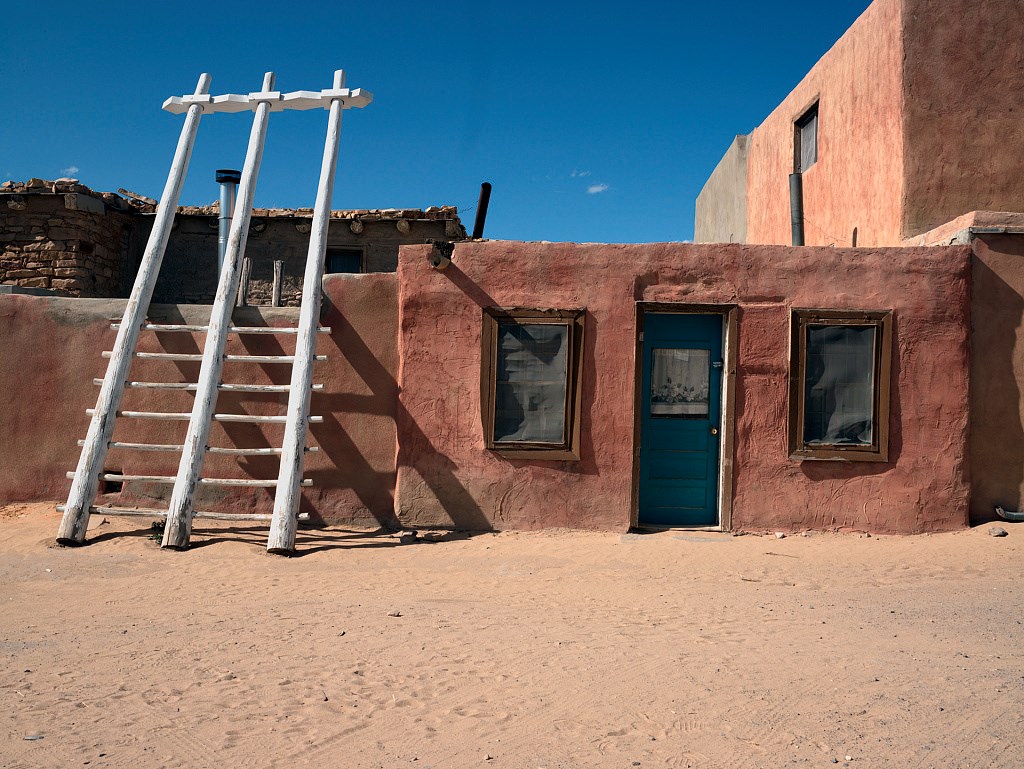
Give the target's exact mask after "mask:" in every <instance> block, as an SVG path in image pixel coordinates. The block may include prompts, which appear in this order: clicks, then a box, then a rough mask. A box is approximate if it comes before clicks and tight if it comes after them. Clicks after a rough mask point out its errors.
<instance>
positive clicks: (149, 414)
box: [85, 409, 192, 422]
mask: <svg viewBox="0 0 1024 769" xmlns="http://www.w3.org/2000/svg"><path fill="white" fill-rule="evenodd" d="M85 413H86V414H89V415H90V416H92V415H93V414H95V413H96V409H86V410H85ZM117 416H119V417H125V418H127V419H170V420H173V419H178V420H185V421H186V422H187V421H188V420H189V419H191V418H192V414H190V413H176V412H170V411H118V412H117Z"/></svg>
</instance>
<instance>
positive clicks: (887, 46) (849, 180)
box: [747, 0, 904, 246]
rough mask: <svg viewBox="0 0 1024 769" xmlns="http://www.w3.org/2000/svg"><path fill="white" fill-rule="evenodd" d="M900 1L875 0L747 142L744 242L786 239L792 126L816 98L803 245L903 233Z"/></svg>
mask: <svg viewBox="0 0 1024 769" xmlns="http://www.w3.org/2000/svg"><path fill="white" fill-rule="evenodd" d="M901 8H902V0H875V2H874V3H872V4H871V6H870V7H869V8H868V9H867V10H866V11H865V12H864V14H863V15H862V16H861V17H860V18H859V19H858V20H857V21H856V22H855V23H854V24H853V26H852V27H850V29H849V30H848V31H847V32H846V33H845V34H844V35H843V36H842V38H840V39H839V41H838V42H837V43H836V44H835V45H834V46H833V47H832V49H831V50H830V51H829V52H828V53H826V54H825V55H824V56H823V57H822V58H821V60H820V61H818V63H817V64H815V66H814V67H813V68H812V69H811V71H810V72H808V73H807V75H806V77H804V79H803V80H802V81H801V82H800V83H799V85H797V87H796V88H795V89H793V91H792V93H790V94H789V95H788V96H787V97H786V98H785V100H783V102H782V103H781V104H780V105H779V106H778V107H777V108H776V109H775V110H774V111H773V112H772V114H771V115H769V116H768V118H767V119H766V120H765V121H764V122H763V123H762V124H761V125H760V126H759V127H758V128H757V129H755V130H754V132H753V133H752V134H751V135H750V141H749V144H748V165H749V183H748V188H747V242H748V243H777V244H789V243H792V239H791V230H790V206H789V181H788V180H789V174H790V173H792V172H793V130H794V128H793V124H794V121H796V120H797V119H799V118H800V117H801V116H802V115H803V114H804V113H805V112H806V110H807V109H808V108H809V107H810V106H811V105H813V104H814V102H815V101H816V100H818V99H820V108H819V112H818V161H817V163H815V164H814V165H813V166H812V167H811V168H810V169H808V170H807V171H806V173H804V177H803V181H804V212H805V218H806V224H805V242H806V243H807V245H830V244H832V245H836V246H850V245H853V232H854V229H855V228H856V229H857V245H860V246H876V245H896V244H898V243H899V242H900V241H901V239H902V225H903V222H902V218H901V203H902V200H903V197H904V182H903V165H904V161H903V154H904V148H903V143H902V139H901V137H902V130H903V86H902V61H903V55H904V50H903V40H902V36H901V29H902V25H901V17H900V14H901Z"/></svg>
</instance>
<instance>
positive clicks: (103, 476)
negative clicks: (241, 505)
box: [65, 470, 313, 488]
mask: <svg viewBox="0 0 1024 769" xmlns="http://www.w3.org/2000/svg"><path fill="white" fill-rule="evenodd" d="M65 475H66V476H67V477H68V478H70V479H72V480H73V479H74V477H75V471H74V470H68V471H67V473H65ZM100 480H101V481H121V482H128V481H142V482H146V483H174V480H175V478H174V476H173V475H124V474H123V473H100ZM199 483H200V484H202V485H203V486H259V487H264V488H270V487H273V486H276V485H277V481H276V480H262V479H258V478H200V479H199ZM299 485H300V486H312V485H313V480H312V479H311V478H303V479H302V480H301V481H300V482H299Z"/></svg>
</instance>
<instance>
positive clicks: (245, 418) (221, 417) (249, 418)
mask: <svg viewBox="0 0 1024 769" xmlns="http://www.w3.org/2000/svg"><path fill="white" fill-rule="evenodd" d="M213 419H214V421H215V422H248V423H250V424H282V425H283V424H284V423H285V422H287V421H288V417H286V416H271V417H261V416H255V415H253V414H214V415H213ZM323 421H324V418H323V417H321V416H311V417H310V418H309V422H310V424H314V425H319V424H323Z"/></svg>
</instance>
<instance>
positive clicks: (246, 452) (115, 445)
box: [78, 440, 320, 457]
mask: <svg viewBox="0 0 1024 769" xmlns="http://www.w3.org/2000/svg"><path fill="white" fill-rule="evenodd" d="M78 445H79V446H84V445H85V441H81V440H80V441H78ZM109 446H110V448H112V449H125V450H129V451H181V450H182V449H183V448H185V447H184V446H183V445H181V444H180V443H128V442H125V441H111V442H110V444H109ZM306 451H320V447H319V446H307V447H306ZM206 452H207V453H208V454H230V455H232V456H240V457H265V456H277V455H278V454H280V453H281V449H278V448H259V449H236V448H233V447H227V448H217V447H214V446H211V447H209V448H207V449H206Z"/></svg>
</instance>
